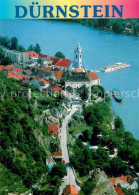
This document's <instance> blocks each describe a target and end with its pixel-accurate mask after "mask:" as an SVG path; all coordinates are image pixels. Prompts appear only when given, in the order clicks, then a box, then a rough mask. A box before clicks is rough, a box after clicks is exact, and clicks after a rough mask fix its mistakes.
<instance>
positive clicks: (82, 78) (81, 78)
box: [66, 73, 89, 82]
mask: <svg viewBox="0 0 139 195" xmlns="http://www.w3.org/2000/svg"><path fill="white" fill-rule="evenodd" d="M66 82H89V79H88V78H87V76H86V73H78V74H73V75H71V76H69V77H68V78H67V80H66Z"/></svg>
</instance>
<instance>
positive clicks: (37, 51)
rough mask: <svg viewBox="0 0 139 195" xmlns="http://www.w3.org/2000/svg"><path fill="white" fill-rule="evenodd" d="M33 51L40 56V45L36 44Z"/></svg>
mask: <svg viewBox="0 0 139 195" xmlns="http://www.w3.org/2000/svg"><path fill="white" fill-rule="evenodd" d="M34 51H36V53H38V54H40V53H41V47H40V45H39V44H38V43H37V44H36V46H35V47H34Z"/></svg>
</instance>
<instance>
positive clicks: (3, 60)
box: [1, 57, 13, 65]
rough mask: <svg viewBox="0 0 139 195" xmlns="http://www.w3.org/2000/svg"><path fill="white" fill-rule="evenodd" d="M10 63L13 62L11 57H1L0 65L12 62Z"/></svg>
mask: <svg viewBox="0 0 139 195" xmlns="http://www.w3.org/2000/svg"><path fill="white" fill-rule="evenodd" d="M12 63H13V61H12V59H11V58H9V57H5V58H3V59H2V61H1V64H2V65H9V64H12Z"/></svg>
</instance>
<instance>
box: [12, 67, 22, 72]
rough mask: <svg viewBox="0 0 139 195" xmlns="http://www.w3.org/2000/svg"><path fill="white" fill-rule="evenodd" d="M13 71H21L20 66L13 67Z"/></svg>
mask: <svg viewBox="0 0 139 195" xmlns="http://www.w3.org/2000/svg"><path fill="white" fill-rule="evenodd" d="M13 71H14V72H23V70H22V68H19V67H17V68H13Z"/></svg>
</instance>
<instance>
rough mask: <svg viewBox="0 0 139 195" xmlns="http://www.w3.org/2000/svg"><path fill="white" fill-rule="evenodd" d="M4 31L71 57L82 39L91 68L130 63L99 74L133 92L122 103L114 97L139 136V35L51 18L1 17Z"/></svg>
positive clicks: (116, 110)
mask: <svg viewBox="0 0 139 195" xmlns="http://www.w3.org/2000/svg"><path fill="white" fill-rule="evenodd" d="M0 34H1V35H2V36H8V37H9V38H11V37H13V36H16V37H17V38H18V40H19V44H21V45H23V46H24V47H26V48H27V47H28V46H29V45H30V44H36V43H39V44H40V46H41V49H42V53H44V54H48V55H52V56H53V55H54V54H55V53H56V52H57V51H61V52H63V53H64V54H65V56H66V58H69V59H73V55H74V49H75V46H76V44H77V42H78V41H80V44H81V46H82V47H83V63H84V65H85V68H86V69H89V70H100V69H101V67H103V66H105V65H111V64H114V63H116V62H125V63H128V64H130V65H131V67H130V68H127V69H123V70H119V71H116V72H111V73H102V72H100V73H98V74H99V76H100V79H101V83H102V84H103V86H104V87H105V89H106V90H109V89H112V88H117V89H119V90H121V91H124V92H128V93H129V94H130V97H128V98H127V95H125V99H124V101H123V102H122V103H117V102H115V101H114V100H112V106H113V109H114V113H115V114H116V115H119V116H120V117H121V118H122V119H123V122H124V124H125V129H126V130H127V131H130V132H132V133H133V135H134V136H135V137H136V138H139V38H137V37H132V36H126V35H122V34H114V33H111V32H107V31H100V30H97V29H93V28H90V27H86V26H82V25H80V24H76V23H66V22H56V21H50V20H49V21H45V20H0Z"/></svg>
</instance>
